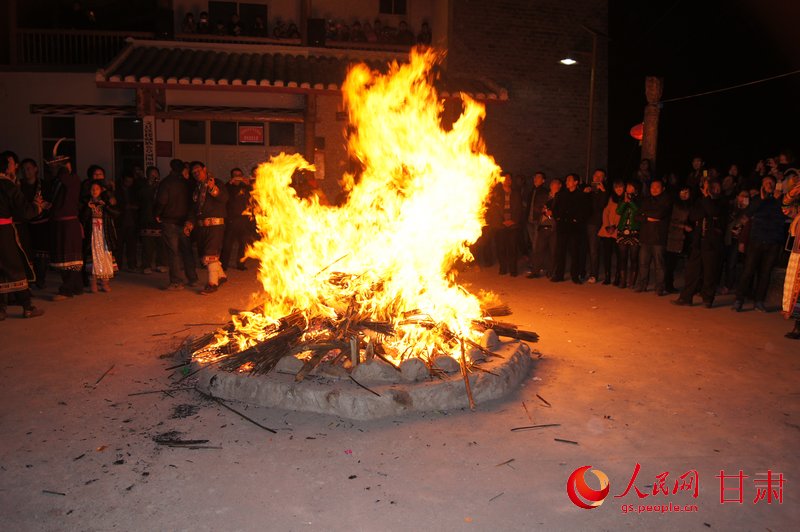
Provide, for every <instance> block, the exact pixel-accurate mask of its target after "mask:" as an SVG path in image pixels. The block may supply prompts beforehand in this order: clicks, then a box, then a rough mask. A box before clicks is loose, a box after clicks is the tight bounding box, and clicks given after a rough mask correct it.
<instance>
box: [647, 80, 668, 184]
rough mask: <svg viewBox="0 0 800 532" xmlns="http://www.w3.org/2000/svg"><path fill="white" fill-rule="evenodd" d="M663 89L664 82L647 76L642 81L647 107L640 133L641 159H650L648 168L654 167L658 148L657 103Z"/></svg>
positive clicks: (658, 111) (658, 110)
mask: <svg viewBox="0 0 800 532" xmlns="http://www.w3.org/2000/svg"><path fill="white" fill-rule="evenodd" d="M663 89H664V80H663V79H662V78H657V77H654V76H647V77H646V78H645V80H644V94H645V96H646V97H647V105H645V107H644V128H643V131H642V159H650V168H652V169H655V167H656V149H657V148H658V115H659V113H660V112H661V110H660V108H659V106H658V102H660V101H661V94H662V92H663Z"/></svg>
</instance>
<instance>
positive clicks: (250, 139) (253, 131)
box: [239, 124, 264, 144]
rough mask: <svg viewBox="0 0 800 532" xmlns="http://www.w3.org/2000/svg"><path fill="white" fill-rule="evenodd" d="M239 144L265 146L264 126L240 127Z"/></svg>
mask: <svg viewBox="0 0 800 532" xmlns="http://www.w3.org/2000/svg"><path fill="white" fill-rule="evenodd" d="M239 144H264V126H263V124H258V125H252V126H250V125H248V126H243V125H240V126H239Z"/></svg>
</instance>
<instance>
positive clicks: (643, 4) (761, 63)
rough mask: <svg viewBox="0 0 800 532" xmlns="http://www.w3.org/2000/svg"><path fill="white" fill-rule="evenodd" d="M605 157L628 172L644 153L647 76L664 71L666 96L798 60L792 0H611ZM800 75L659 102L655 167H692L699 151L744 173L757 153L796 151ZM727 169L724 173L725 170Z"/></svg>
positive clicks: (799, 34) (799, 146)
mask: <svg viewBox="0 0 800 532" xmlns="http://www.w3.org/2000/svg"><path fill="white" fill-rule="evenodd" d="M609 4H610V7H609V8H610V13H609V33H610V36H611V41H610V42H609V70H610V71H609V94H610V96H609V161H610V168H609V170H610V172H611V174H610V175H611V176H613V177H617V176H621V177H629V176H630V175H631V174H632V173H633V172H634V171H635V169H636V165H637V164H638V158H639V155H640V151H639V143H638V141H636V140H634V139H633V138H631V136H630V135H629V130H630V128H631V127H632V126H633V125H634V124H637V123H639V122H641V121H642V117H643V109H644V105H645V97H644V78H645V76H647V75H656V76H659V77H663V78H664V94H663V97H662V99H665V100H666V99H670V98H675V97H680V96H684V95H691V94H696V93H699V92H704V91H708V90H714V89H718V88H723V87H727V86H731V85H736V84H739V83H744V82H748V81H752V80H757V79H760V78H765V77H770V76H774V75H777V74H782V73H785V72H790V71H793V70H798V69H800V2H797V1H795V0H728V1H720V0H703V1H696V0H654V1H644V0H611V1H610V2H609ZM798 96H800V74H795V75H793V76H790V77H786V78H782V79H779V80H774V81H770V82H767V83H763V84H759V85H755V86H750V87H745V88H741V89H736V90H733V91H729V92H724V93H720V94H713V95H709V96H702V97H698V98H694V99H690V100H684V101H678V102H673V103H665V104H663V108H662V109H661V122H660V128H659V143H658V164H657V169H656V174H657V175H660V176H661V175H664V174H665V173H666V172H669V171H675V172H677V173H678V174H679V175H685V174H686V173H688V171H689V168H690V163H691V158H692V157H693V156H694V155H695V154H699V155H701V156H702V157H704V158H705V160H706V161H707V163H708V164H709V165H716V166H717V167H718V168H719V169H720V171H722V172H725V171H727V168H728V165H729V164H730V163H734V162H735V163H738V164H739V165H740V173H742V174H745V175H746V174H747V173H749V172H750V170H751V169H752V167H753V165H754V163H755V161H756V160H758V159H760V158H765V157H769V156H775V155H777V154H778V152H779V151H781V150H783V149H786V148H789V149H791V150H792V151H794V153H795V154H796V155H798V156H800V136H798V134H797V133H798V131H800V98H798ZM723 175H724V173H723Z"/></svg>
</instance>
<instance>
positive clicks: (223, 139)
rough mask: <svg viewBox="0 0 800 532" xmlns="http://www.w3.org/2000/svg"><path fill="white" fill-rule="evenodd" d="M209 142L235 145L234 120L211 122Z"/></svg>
mask: <svg viewBox="0 0 800 532" xmlns="http://www.w3.org/2000/svg"><path fill="white" fill-rule="evenodd" d="M211 144H221V145H223V146H236V122H211Z"/></svg>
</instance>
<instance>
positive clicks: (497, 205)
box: [492, 174, 523, 277]
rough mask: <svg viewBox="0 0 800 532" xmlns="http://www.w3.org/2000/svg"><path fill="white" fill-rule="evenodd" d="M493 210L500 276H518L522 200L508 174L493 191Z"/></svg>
mask: <svg viewBox="0 0 800 532" xmlns="http://www.w3.org/2000/svg"><path fill="white" fill-rule="evenodd" d="M494 196H495V197H494V201H493V202H492V204H493V208H494V209H495V210H496V213H497V214H496V215H495V217H494V218H495V220H496V227H497V231H496V232H495V243H496V246H497V258H498V261H499V262H500V275H505V274H507V273H508V274H510V275H511V277H516V276H517V275H518V273H519V272H518V270H517V263H518V262H519V248H518V245H517V244H518V242H517V241H518V240H519V230H520V223H521V222H522V219H523V215H522V211H523V209H522V198H521V197H520V195H519V192H518V191H517V190H516V189H515V188H514V187H513V181H512V178H511V175H510V174H504V175H503V184H502V185H501V186H498V187H496V188H495V190H494Z"/></svg>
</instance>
